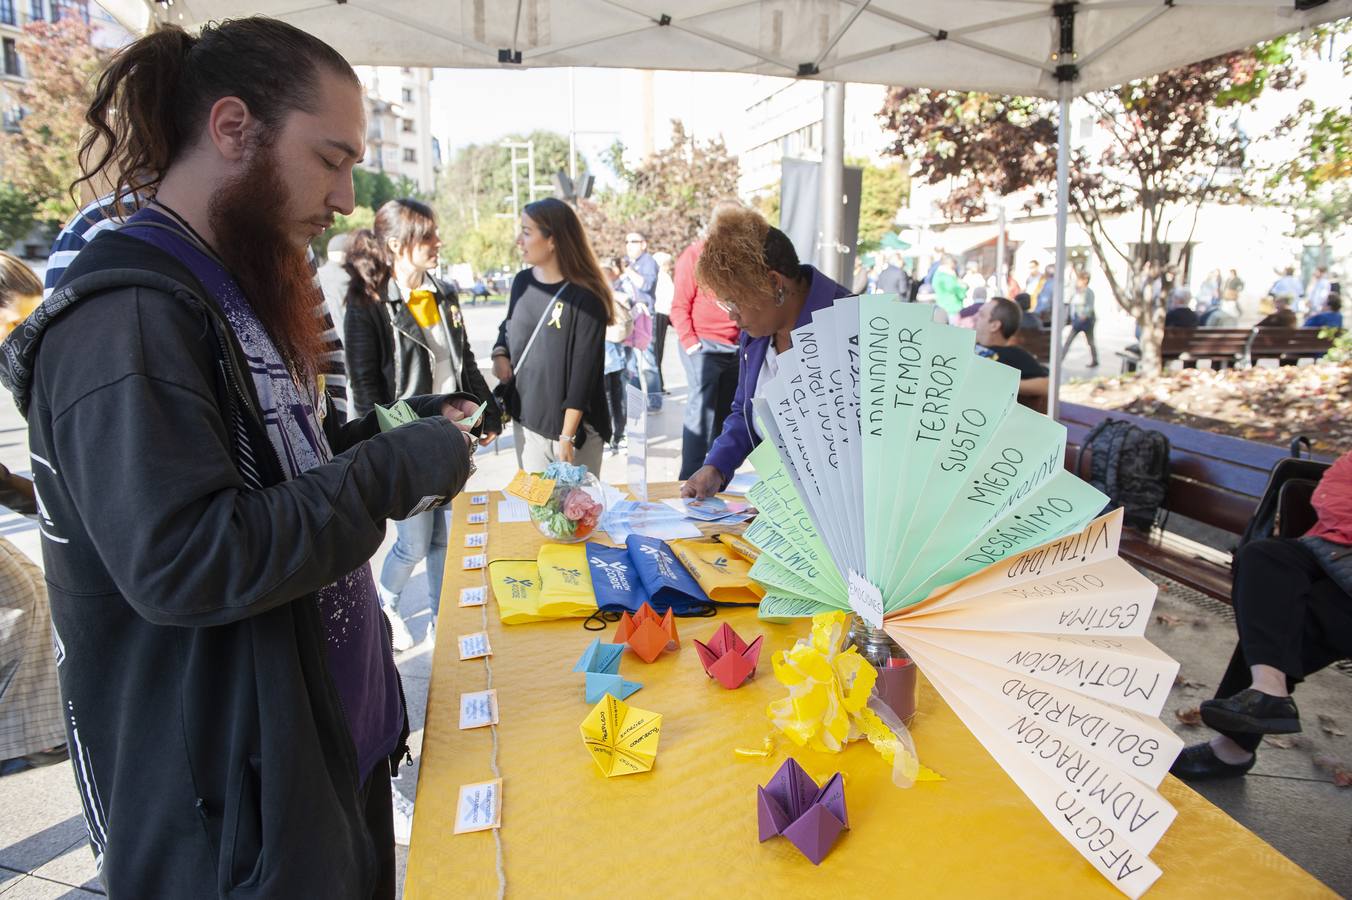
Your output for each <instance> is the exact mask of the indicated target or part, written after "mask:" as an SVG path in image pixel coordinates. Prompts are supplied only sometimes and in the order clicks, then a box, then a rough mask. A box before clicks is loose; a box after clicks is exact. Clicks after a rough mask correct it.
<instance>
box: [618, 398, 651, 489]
mask: <svg viewBox="0 0 1352 900" xmlns="http://www.w3.org/2000/svg"><path fill="white" fill-rule="evenodd" d="M624 404H625V417H624V434H625V437H627V438H628V439H629V458H628V462H627V465H626V467H625V474H626V482H625V483H626V485H627V486H628V488H629V493H631V494H633V495H634V497H635V498H637V499H638V500H640V501H643V502H647V500H648V396H647V394H646V393H644V392H643V391H641V390H639V389H638V388H636V387H634V386H633V385H632V384H627V385H625V386H624Z"/></svg>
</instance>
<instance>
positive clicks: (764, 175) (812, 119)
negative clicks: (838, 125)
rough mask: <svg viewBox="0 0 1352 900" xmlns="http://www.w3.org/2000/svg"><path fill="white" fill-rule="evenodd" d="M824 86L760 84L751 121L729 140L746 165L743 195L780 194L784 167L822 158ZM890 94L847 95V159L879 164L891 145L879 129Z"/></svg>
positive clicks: (864, 91)
mask: <svg viewBox="0 0 1352 900" xmlns="http://www.w3.org/2000/svg"><path fill="white" fill-rule="evenodd" d="M822 88H823V85H822V82H820V81H800V80H795V79H792V78H774V77H770V76H764V77H760V78H757V79H755V80H754V81H753V82H752V83H751V85H750V87H749V89H748V96H747V100H746V115H745V117H744V119H743V122H742V125H741V127H740V128H739V129H737V130H736V131H734V132H733V134H732V135H730V144H731V149H732V150H733V152H734V153H736V155H737V157H738V159H739V161H740V164H741V176H740V178H739V180H738V193H740V194H741V195H742V197H744V198H747V199H750V198H752V197H756V196H759V195H762V194H765V193H767V192H772V191H775V190H778V185H779V175H780V161H781V160H782V159H784V158H785V157H789V158H791V159H807V160H820V159H821V158H822ZM886 93H887V88H885V87H883V86H882V85H876V84H850V85H847V86H846V89H845V156H846V158H849V157H863V158H866V159H869V160H871V161H874V162H877V161H879V160H880V158H881V155H882V152H883V150H884V149H885V148H886V147H887V146H888V144H889V143H890V141H889V140H888V137H887V134H886V133H885V132H884V131H883V129H882V127H881V126H880V125H879V123H878V118H877V114H878V111H879V110H880V109H882V106H883V97H884V96H885V95H886Z"/></svg>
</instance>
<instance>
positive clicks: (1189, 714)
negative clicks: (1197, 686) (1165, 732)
mask: <svg viewBox="0 0 1352 900" xmlns="http://www.w3.org/2000/svg"><path fill="white" fill-rule="evenodd" d="M1174 717H1175V718H1177V719H1178V721H1179V722H1180V723H1182V724H1184V725H1187V726H1188V727H1189V728H1196V727H1197V726H1198V725H1201V724H1202V710H1201V708H1200V707H1196V706H1188V707H1180V708H1178V709H1176V710H1174Z"/></svg>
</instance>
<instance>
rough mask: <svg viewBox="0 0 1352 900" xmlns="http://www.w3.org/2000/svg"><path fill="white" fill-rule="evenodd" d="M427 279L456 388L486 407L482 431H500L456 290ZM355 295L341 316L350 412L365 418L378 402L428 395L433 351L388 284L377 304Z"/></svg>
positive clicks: (495, 405) (498, 414) (497, 412)
mask: <svg viewBox="0 0 1352 900" xmlns="http://www.w3.org/2000/svg"><path fill="white" fill-rule="evenodd" d="M428 281H430V282H431V284H432V292H433V294H435V296H436V298H437V310H438V312H439V313H440V314H441V322H440V327H442V328H444V329H445V330H446V339H447V342H448V343H449V345H450V348H451V365H452V366H454V367H455V370H456V373H457V376H458V378H459V382H460V387H461V388H462V389H463V390H464V392H465V393H467V394H472V395H473V396H474V397H475V399H476V402H478V403H487V404H488V406H487V408H486V409H485V410H484V426H483V430H484V431H485V432H494V433H496V432H499V431H501V430H502V413H501V411H500V410H499V408H498V403H497V401H496V400H494V399H493V392H492V391H490V390H489V389H488V382H487V381H485V380H484V376H483V373H482V372H480V371H479V364H478V363H477V362H476V361H475V359H474V350H473V348H471V347H470V342H469V334H468V333H467V332H466V331H465V323H464V317H463V315H461V312H460V297H459V295H458V294H456V292H455V288H453V287H451V286H450V285H448V284H446V283H445V282H443V281H441V279H439V278H433V277H430V276H429V278H428ZM356 293H357V292H355V291H349V298H348V303H347V312H346V313H345V314H344V318H343V351H344V353H345V354H346V360H347V380H348V384H350V385H351V386H352V405H353V409H354V410H355V413H356V414H357V415H365V414H366V413H368V412H370V411H371V409H372V408H373V407H374V405H375V404H377V403H379V404H382V405H389V404H391V403H393V402H394V401H396V400H398V399H399V398H400V397H406V396H410V395H417V394H425V393H427V392H429V391H431V390H432V389H433V385H432V351H431V349H430V348H429V347H428V346H427V340H426V338H425V337H424V336H423V330H422V328H421V327H420V326H419V325H418V323H417V322H416V321H415V320H414V318H413V313H411V312H409V309H408V305H407V304H405V303H404V301H403V300H402V299H401V298H400V296H399V293H398V290H397V289H396V288H395V286H394V284H393V282H392V281H391V283H390V284H389V285H388V294H389V296H388V297H387V298H386V299H385V301H384V302H382V303H372V302H370V301H369V300H367V299H366V298H364V297H361V296H356Z"/></svg>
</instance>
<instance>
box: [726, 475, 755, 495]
mask: <svg viewBox="0 0 1352 900" xmlns="http://www.w3.org/2000/svg"><path fill="white" fill-rule="evenodd" d="M757 481H760V476H759V475H757V474H756V473H755V472H738V473H737V474H736V475H734V476H732V480H731V481H729V482H728V486H727V487H725V488H723V491H722V493H724V494H731V495H732V496H734V497H745V496H746V492H747V491H749V490H751V488H752V487H753V486H754V485H755V484H756V482H757Z"/></svg>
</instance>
